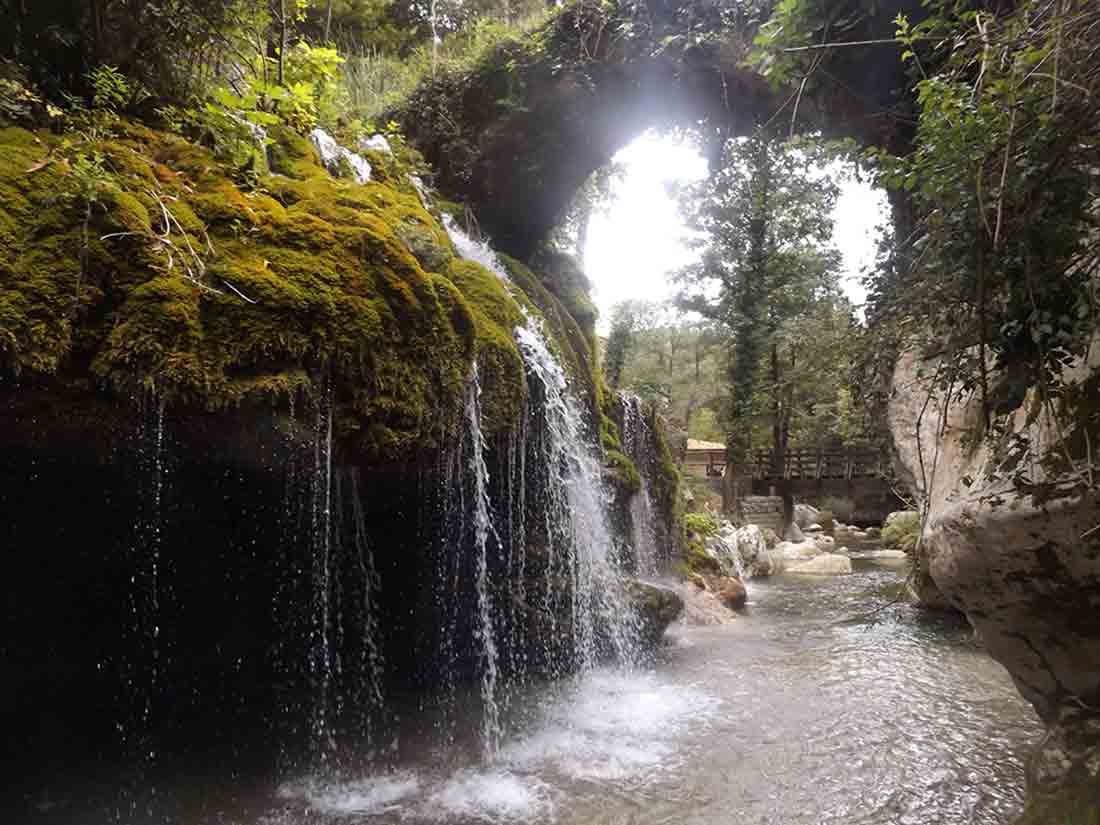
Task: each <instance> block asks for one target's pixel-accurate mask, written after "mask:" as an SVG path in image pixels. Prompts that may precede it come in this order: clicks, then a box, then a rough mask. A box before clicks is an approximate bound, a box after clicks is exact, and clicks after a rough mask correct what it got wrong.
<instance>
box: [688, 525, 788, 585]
mask: <svg viewBox="0 0 1100 825" xmlns="http://www.w3.org/2000/svg"><path fill="white" fill-rule="evenodd" d="M704 549H705V550H706V553H707V555H708V556H710V557H711V558H712V559H714V560H715V561H716V562H717V563H718V568H719V572H720V573H721V574H722V575H723V576H736V577H740V578H753V577H756V576H770V575H772V574H774V573H775V572H777V571H776V563H775V559H774V558H773V556H772V552H771V551H770V550H769V549H768V541H767V538H766V535H765V531H764V530H761V529H760V528H759V527H757V526H756V525H755V524H747V525H745V526H744V527H734V526H733V524H731V523H730V522H728V521H725V522H722V525H721V527H720V528H719V531H718V534H717V535H715V536H711V537H710V538H708V539H707V541H706V544H705V545H704Z"/></svg>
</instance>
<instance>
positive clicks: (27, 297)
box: [0, 123, 526, 456]
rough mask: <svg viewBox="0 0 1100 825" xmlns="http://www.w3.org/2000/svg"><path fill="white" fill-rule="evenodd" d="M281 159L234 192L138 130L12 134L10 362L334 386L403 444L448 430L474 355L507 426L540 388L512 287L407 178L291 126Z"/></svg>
mask: <svg viewBox="0 0 1100 825" xmlns="http://www.w3.org/2000/svg"><path fill="white" fill-rule="evenodd" d="M272 167H273V169H274V170H276V171H277V172H280V173H282V174H279V175H273V176H269V177H264V178H261V179H260V180H259V182H258V184H256V183H255V182H253V184H252V186H251V187H249V186H247V185H245V184H238V183H236V182H235V181H234V180H233V179H232V177H231V175H230V174H229V171H228V170H226V169H225V168H223V167H221V166H219V164H218V163H217V161H216V160H215V159H214V158H213V157H212V156H211V155H210V153H208V152H207V151H206V150H204V149H203V148H201V147H199V146H197V145H195V144H192V143H189V142H188V141H186V140H184V139H182V138H179V137H176V136H174V135H168V134H164V133H159V132H153V131H151V130H149V129H146V128H145V127H143V126H140V125H137V124H131V123H124V124H120V125H119V126H118V127H117V129H116V130H115V134H114V135H113V136H111V137H110V138H109V139H105V140H100V141H96V142H88V141H81V140H76V141H74V139H73V138H72V137H71V136H67V137H58V136H55V135H48V134H45V133H38V134H32V133H30V132H27V131H24V130H21V129H7V130H3V131H0V370H2V371H4V372H8V373H15V374H21V375H22V376H23V378H24V379H25V380H27V379H29V380H33V378H34V376H35V375H58V374H59V375H62V376H64V377H65V380H68V378H67V377H68V376H79V378H77V379H73V380H81V381H86V380H87V379H88V378H89V377H90V378H91V379H92V380H93V381H94V382H95V383H97V384H99V385H102V386H106V387H109V388H111V389H113V390H115V391H119V392H124V393H131V392H134V391H138V390H142V391H143V390H153V391H155V392H156V393H157V394H158V395H159V396H160V397H162V398H164V399H165V400H166V401H167V402H168V403H169V404H172V403H177V402H179V403H186V404H192V405H199V406H202V407H205V408H207V409H219V408H223V407H226V406H230V405H236V404H239V403H241V402H242V401H243V400H245V399H246V398H250V397H257V396H261V397H263V396H267V397H273V398H276V399H286V398H289V397H292V396H294V395H296V394H297V393H299V392H301V391H303V390H305V391H316V390H318V389H320V387H321V385H323V384H329V385H330V386H331V391H332V395H333V398H334V400H335V403H336V404H337V407H338V409H337V420H338V421H339V422H340V423H341V430H342V432H341V435H343V436H346V437H350V438H351V439H352V440H353V442H354V444H355V446H356V447H357V448H358V449H363V450H365V451H366V452H367V453H369V454H376V455H384V456H395V455H398V454H401V453H404V452H405V451H407V450H409V449H411V448H413V447H418V446H432V445H433V444H434V443H435V439H436V438H437V437H438V436H439V434H440V433H441V432H445V431H446V427H445V426H444V427H442V428H441V427H440V423H441V419H442V421H443V423H444V424H446V422H447V421H453V420H454V418H453V416H454V413H451V412H448V411H451V410H455V411H457V401H458V399H459V398H460V397H461V394H462V391H463V388H464V386H465V382H466V380H467V377H468V375H469V372H470V369H471V365H472V362H473V359H474V358H475V357H477V358H478V359H479V362H480V365H481V370H482V375H483V383H484V384H485V386H486V387H487V388H488V389H487V392H486V394H485V396H483V404H484V409H485V416H486V426H487V429H488V430H489V431H492V430H493V429H496V428H498V427H502V426H505V425H506V424H507V423H509V422H510V421H511V420H512V419H513V418H514V416H515V414H516V411H517V410H518V409H519V405H520V404H521V403H522V400H523V397H524V394H525V392H526V384H525V381H524V377H523V366H522V361H521V359H520V356H519V353H518V351H517V349H516V347H515V344H514V342H513V341H512V334H511V329H512V327H513V326H514V325H515V324H516V323H518V322H519V320H520V318H521V316H520V313H519V309H518V306H517V304H516V303H515V301H514V300H513V299H512V298H511V296H509V294H508V292H507V290H506V289H505V288H504V287H503V286H502V285H501V284H500V282H499V280H498V279H497V278H496V277H495V276H493V275H492V274H491V273H489V272H487V271H486V270H484V269H483V268H481V267H479V266H478V265H477V264H474V263H471V262H468V261H460V260H458V259H456V258H455V257H454V254H453V250H452V248H451V244H450V241H449V239H448V238H447V235H446V232H445V231H444V229H443V228H442V227H441V226H440V225H439V223H438V222H437V221H436V220H435V218H433V217H432V216H431V215H430V214H429V213H428V212H427V211H425V210H424V208H423V207H422V205H421V204H420V202H419V200H418V199H417V197H416V196H415V193H414V192H412V191H411V187H400V188H397V187H395V186H391V185H384V184H380V183H373V182H372V183H367V184H365V185H358V184H355V183H351V182H348V181H344V180H337V179H334V178H332V177H331V176H330V175H328V173H327V172H325V171H324V169H323V168H322V167H321V166H320V164H319V162H318V160H317V158H316V156H315V154H314V152H313V150H312V148H311V147H310V145H309V144H308V142H306V141H304V140H302V139H301V138H299V137H297V136H293V135H290V134H280V135H279V136H278V141H277V143H276V144H275V146H274V147H273V151H272ZM403 190H404V191H403Z"/></svg>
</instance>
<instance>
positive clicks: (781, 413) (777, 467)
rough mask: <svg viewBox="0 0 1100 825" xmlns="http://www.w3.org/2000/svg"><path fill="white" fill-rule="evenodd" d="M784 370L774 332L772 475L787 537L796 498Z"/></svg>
mask: <svg viewBox="0 0 1100 825" xmlns="http://www.w3.org/2000/svg"><path fill="white" fill-rule="evenodd" d="M781 379H782V370H781V369H780V367H779V345H778V344H777V343H776V341H775V332H774V330H773V332H772V347H771V380H772V388H773V389H772V475H773V476H775V478H776V489H777V490H778V492H779V496H780V498H782V499H783V534H784V535H786V533H787V530H788V529H789V528H790V526H791V524H793V523H794V496H793V495H792V494H791V482H790V479H789V478H787V473H786V465H787V446H788V443H789V441H790V428H791V422H790V411H789V409H788V407H789V405H788V404H786V403H785V400H786V399H785V396H786V395H787V392H786V391H785V390H781V389H780V381H781Z"/></svg>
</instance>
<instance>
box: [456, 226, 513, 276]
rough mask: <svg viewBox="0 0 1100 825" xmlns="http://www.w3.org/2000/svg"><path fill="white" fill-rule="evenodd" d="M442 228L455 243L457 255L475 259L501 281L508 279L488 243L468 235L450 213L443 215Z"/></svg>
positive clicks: (506, 273)
mask: <svg viewBox="0 0 1100 825" xmlns="http://www.w3.org/2000/svg"><path fill="white" fill-rule="evenodd" d="M443 228H444V229H446V230H447V234H448V235H450V237H451V242H452V243H453V244H454V245H455V249H457V250H458V254H459V255H461V256H462V257H463V258H465V259H466V260H468V261H476V262H477V263H479V264H481V265H482V266H483V267H485V268H486V269H488V270H489V271H490V272H492V273H493V274H494V275H496V276H497V277H498V278H500V279H501V280H502V281H508V280H510V278H509V277H508V272H507V270H506V269H505V268H504V266H503V265H502V264H501V263H500V259H498V258H497V255H496V253H495V252H493V249H492V247H490V246H489V244H487V243H486V242H485V241H483V240H476V239H474V238H472V237H470V235H468V234H467V233H466V232H464V231H463V230H462V228H461V227H460V226H459V225H458V223H457V222H456V221H455V219H454V218H452V217H451V216H450V215H447V214H444V215H443Z"/></svg>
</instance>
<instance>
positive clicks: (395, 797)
mask: <svg viewBox="0 0 1100 825" xmlns="http://www.w3.org/2000/svg"><path fill="white" fill-rule="evenodd" d="M419 790H420V779H419V778H418V777H417V776H415V775H414V774H412V773H399V774H391V775H385V776H372V777H368V778H366V779H360V780H357V781H354V782H347V783H328V782H320V781H318V780H316V779H313V778H307V779H302V780H299V781H297V782H288V783H286V784H284V785H283V786H282V787H280V788H279V797H280V798H282V799H301V800H304V801H305V802H306V803H308V805H309V807H310V808H312V809H313V810H315V811H319V812H321V813H330V814H351V813H355V814H364V815H367V816H370V815H374V814H381V813H387V812H390V811H392V810H394V808H395V806H396V804H397V803H399V802H400V801H401V800H404V799H407V798H408V797H410V796H412V795H414V794H416V793H417V791H419Z"/></svg>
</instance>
